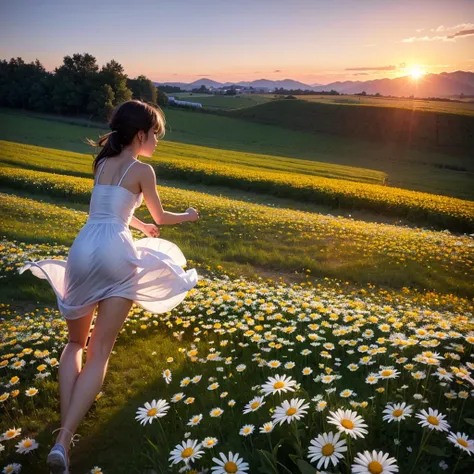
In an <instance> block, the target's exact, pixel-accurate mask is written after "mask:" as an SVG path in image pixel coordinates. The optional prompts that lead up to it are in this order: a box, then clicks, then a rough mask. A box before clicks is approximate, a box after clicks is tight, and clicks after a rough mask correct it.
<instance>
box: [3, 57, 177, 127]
mask: <svg viewBox="0 0 474 474" xmlns="http://www.w3.org/2000/svg"><path fill="white" fill-rule="evenodd" d="M130 99H140V100H143V101H145V102H148V103H151V104H157V105H160V106H166V105H167V103H168V96H167V94H166V93H165V92H163V91H162V90H159V89H158V88H157V87H156V86H155V85H154V84H153V82H152V81H151V80H150V79H148V78H147V77H145V76H143V75H140V76H138V77H136V78H135V79H130V78H129V77H128V76H127V75H126V74H125V72H124V69H123V67H122V65H121V64H119V63H118V62H117V61H115V60H114V59H112V60H111V61H109V62H108V63H107V64H105V66H102V67H101V68H99V65H98V64H97V60H96V58H95V57H94V56H92V55H91V54H88V53H84V54H78V53H76V54H73V55H72V56H64V59H63V64H61V66H59V67H57V68H55V70H54V72H48V71H46V70H45V68H44V67H43V65H42V64H41V62H40V61H39V60H38V59H36V61H33V62H31V63H26V62H25V61H24V60H23V59H22V58H21V57H17V58H11V59H10V61H7V60H3V59H2V60H0V106H4V107H13V108H22V109H28V110H34V111H38V112H46V113H56V114H60V115H75V116H88V117H89V118H91V119H106V118H107V117H108V115H109V113H110V112H111V110H112V109H113V108H114V107H115V106H116V105H118V104H120V103H122V102H124V101H126V100H130Z"/></svg>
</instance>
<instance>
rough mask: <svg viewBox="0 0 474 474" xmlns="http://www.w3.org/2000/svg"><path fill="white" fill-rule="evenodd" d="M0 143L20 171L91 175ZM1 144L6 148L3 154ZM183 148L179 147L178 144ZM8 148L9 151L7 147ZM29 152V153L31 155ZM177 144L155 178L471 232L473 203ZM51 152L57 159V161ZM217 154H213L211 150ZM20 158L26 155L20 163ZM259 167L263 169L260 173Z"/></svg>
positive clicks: (78, 166) (62, 159)
mask: <svg viewBox="0 0 474 474" xmlns="http://www.w3.org/2000/svg"><path fill="white" fill-rule="evenodd" d="M1 143H2V155H1V156H0V159H2V160H4V161H5V162H8V163H18V164H19V165H20V166H26V167H31V166H33V167H36V168H37V169H47V170H50V171H59V172H63V173H65V172H67V173H68V174H78V175H82V176H87V175H90V173H91V172H90V163H91V158H90V157H87V158H86V156H87V155H82V156H83V157H84V162H83V163H81V159H80V156H81V155H80V154H77V153H73V154H72V155H74V156H73V158H74V160H73V161H72V162H69V161H68V156H69V155H68V152H58V151H57V150H52V151H51V153H53V154H52V155H51V156H49V154H50V151H49V149H46V148H43V149H41V148H40V149H39V150H38V147H31V146H26V145H21V146H20V147H19V148H20V151H21V150H22V153H23V154H22V156H21V157H20V156H18V155H17V152H18V150H16V149H15V148H12V147H13V145H14V146H16V144H9V142H1ZM5 144H7V145H8V146H7V148H6V149H5ZM183 146H184V145H183ZM8 147H10V148H8ZM30 149H36V150H31V151H34V153H32V154H31V155H30V153H29V151H30ZM181 152H182V153H179V152H178V151H177V149H176V145H174V144H173V145H169V144H164V146H163V147H161V148H160V150H159V152H157V153H156V155H155V157H156V158H154V159H153V160H149V161H150V163H151V164H152V165H153V166H154V167H155V168H156V171H157V175H158V177H166V178H174V179H179V180H187V181H192V182H200V183H204V184H214V185H225V186H231V187H236V188H240V189H246V190H252V191H256V192H261V193H265V194H272V195H276V196H284V197H287V198H293V199H296V200H299V201H302V202H308V201H309V202H312V203H316V204H323V205H327V206H331V207H336V208H338V207H340V208H349V209H365V210H370V211H375V212H377V213H380V214H384V215H389V216H400V217H404V218H406V219H407V220H410V221H413V222H417V223H420V222H424V223H429V224H432V225H435V226H438V227H441V228H446V229H450V230H454V231H459V232H467V233H471V232H473V231H474V202H472V201H465V200H462V199H456V198H451V197H447V196H441V195H435V194H428V193H422V192H417V191H410V190H405V189H401V188H392V187H388V186H382V185H377V184H369V183H361V182H355V181H349V180H347V179H332V178H325V177H321V176H307V175H304V174H301V173H291V172H290V170H289V169H288V170H285V171H279V170H269V169H265V168H264V164H263V163H262V164H261V166H258V163H254V166H249V165H246V166H242V165H240V164H239V163H235V162H234V163H232V164H231V165H230V163H227V164H226V163H223V162H218V161H217V160H218V159H217V158H216V161H212V160H209V159H208V160H205V159H204V158H202V157H201V156H197V157H195V158H194V157H192V156H190V155H189V154H188V153H187V152H185V151H184V149H183V150H181ZM54 153H56V154H58V153H59V154H58V157H57V158H56V157H55V156H56V155H54ZM216 153H217V151H216ZM25 156H28V158H27V159H25ZM262 168H264V169H262Z"/></svg>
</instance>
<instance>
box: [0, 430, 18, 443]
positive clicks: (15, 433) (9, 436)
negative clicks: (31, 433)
mask: <svg viewBox="0 0 474 474" xmlns="http://www.w3.org/2000/svg"><path fill="white" fill-rule="evenodd" d="M20 434H21V428H10V429H9V430H7V431H5V433H3V434H2V438H1V439H0V441H7V440H9V439H13V438H16V437H17V436H20Z"/></svg>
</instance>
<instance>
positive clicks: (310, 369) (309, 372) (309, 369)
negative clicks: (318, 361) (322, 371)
mask: <svg viewBox="0 0 474 474" xmlns="http://www.w3.org/2000/svg"><path fill="white" fill-rule="evenodd" d="M301 373H302V374H303V375H311V374H312V373H313V369H312V368H311V367H305V368H304V369H303V370H302V371H301Z"/></svg>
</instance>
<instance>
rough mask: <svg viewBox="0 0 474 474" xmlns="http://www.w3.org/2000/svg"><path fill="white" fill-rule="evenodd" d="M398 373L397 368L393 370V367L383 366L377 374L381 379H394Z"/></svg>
mask: <svg viewBox="0 0 474 474" xmlns="http://www.w3.org/2000/svg"><path fill="white" fill-rule="evenodd" d="M399 375H400V372H399V371H398V370H395V369H394V368H393V367H384V368H382V369H381V370H379V373H378V376H379V377H380V378H381V379H395V378H397V377H398V376H399Z"/></svg>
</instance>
